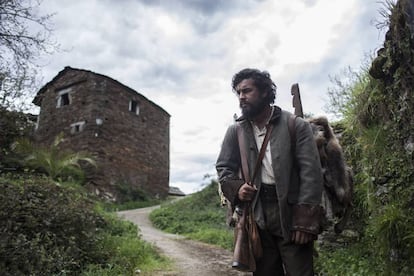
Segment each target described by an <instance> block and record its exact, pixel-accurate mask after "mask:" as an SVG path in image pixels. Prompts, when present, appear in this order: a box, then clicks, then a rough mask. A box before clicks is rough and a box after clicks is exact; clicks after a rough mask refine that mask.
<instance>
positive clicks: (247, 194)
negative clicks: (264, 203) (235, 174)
mask: <svg viewBox="0 0 414 276" xmlns="http://www.w3.org/2000/svg"><path fill="white" fill-rule="evenodd" d="M256 192H257V188H256V186H250V185H249V184H247V183H244V184H243V185H242V186H241V187H240V189H239V192H238V196H239V199H240V200H241V201H251V200H252V199H253V198H254V195H255V194H256Z"/></svg>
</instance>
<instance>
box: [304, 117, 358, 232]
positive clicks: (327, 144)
mask: <svg viewBox="0 0 414 276" xmlns="http://www.w3.org/2000/svg"><path fill="white" fill-rule="evenodd" d="M309 122H310V124H311V126H312V131H313V135H314V139H315V143H316V145H317V147H318V151H319V156H320V160H321V166H322V172H323V177H324V195H323V200H322V201H323V205H324V207H325V210H326V212H327V218H328V220H332V219H334V218H337V219H339V221H338V222H337V223H336V224H335V232H336V233H340V232H342V231H343V229H344V227H345V224H346V223H347V221H348V219H349V216H350V211H351V205H352V204H351V201H352V193H353V174H352V169H351V168H350V167H348V166H347V165H346V162H345V159H344V154H343V150H342V147H341V145H340V144H339V141H338V139H337V138H336V136H335V134H334V131H333V129H332V127H331V126H330V125H329V122H328V119H327V118H326V117H323V116H322V117H315V118H310V119H309Z"/></svg>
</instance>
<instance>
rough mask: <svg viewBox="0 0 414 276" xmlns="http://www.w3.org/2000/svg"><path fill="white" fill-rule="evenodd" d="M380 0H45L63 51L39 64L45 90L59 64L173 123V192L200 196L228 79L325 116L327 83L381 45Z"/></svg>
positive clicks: (217, 141) (226, 110) (226, 118)
mask: <svg viewBox="0 0 414 276" xmlns="http://www.w3.org/2000/svg"><path fill="white" fill-rule="evenodd" d="M381 7H382V4H380V3H378V0H346V1H344V0H118V1H115V0H99V1H98V0H59V1H55V0H44V1H43V2H42V5H41V12H42V13H56V14H55V16H54V17H53V18H52V23H53V25H54V35H55V39H56V40H57V42H58V43H59V44H60V45H61V48H62V49H63V50H64V51H60V52H59V53H55V54H53V55H51V56H45V57H44V59H43V61H42V63H43V64H44V65H45V66H44V67H43V72H42V74H43V77H44V84H45V83H47V82H48V81H50V80H51V79H52V78H53V77H54V76H55V75H56V74H57V73H58V72H59V71H61V70H63V69H64V67H65V66H71V67H74V68H80V69H86V70H91V71H93V72H96V73H99V74H103V75H106V76H108V77H111V78H113V79H115V80H117V81H119V82H121V83H123V84H125V85H127V86H129V87H131V88H132V89H134V90H136V91H137V92H139V93H140V94H142V95H144V96H145V97H147V98H148V99H150V100H152V101H153V102H155V103H156V104H158V105H159V106H161V107H162V108H164V109H165V110H166V111H167V112H168V113H169V114H170V115H171V129H170V185H171V186H176V187H179V188H180V189H181V190H182V191H184V192H185V193H191V192H195V191H197V190H199V189H200V188H201V185H202V184H205V183H206V182H209V180H206V179H203V177H204V175H205V174H210V175H213V176H214V177H215V168H214V164H215V161H216V158H217V154H218V152H219V150H220V145H221V142H222V139H223V136H224V132H225V130H226V128H227V127H228V126H229V124H231V123H232V121H233V114H234V113H237V114H239V113H240V112H239V107H238V102H237V98H236V97H235V95H234V94H233V93H232V91H231V86H230V84H231V78H232V76H233V75H234V74H235V73H236V72H238V71H239V70H241V69H243V68H246V67H251V68H258V69H260V70H266V71H268V72H269V73H270V74H271V76H272V78H273V80H274V82H275V83H276V85H277V86H278V91H277V93H278V94H277V99H276V103H277V105H279V106H281V107H282V108H284V109H287V110H289V111H292V107H291V95H290V88H291V85H292V84H293V83H299V86H300V90H301V96H302V102H303V109H304V112H305V113H313V114H315V115H319V114H324V115H327V114H326V113H325V111H324V106H325V105H326V103H327V101H326V99H327V89H328V87H332V86H333V84H332V83H331V82H330V80H329V76H333V75H337V74H340V73H341V71H342V70H343V69H344V68H346V67H348V66H350V67H351V68H355V69H358V68H359V67H360V66H361V64H362V62H363V61H364V60H365V57H366V56H367V55H372V54H373V53H375V51H376V50H377V49H378V48H379V47H381V45H382V43H383V36H384V34H383V33H382V32H380V31H379V30H377V28H376V27H375V22H376V20H381V19H382V18H381V16H380V14H379V9H380V8H381Z"/></svg>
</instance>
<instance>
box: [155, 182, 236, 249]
mask: <svg viewBox="0 0 414 276" xmlns="http://www.w3.org/2000/svg"><path fill="white" fill-rule="evenodd" d="M217 185H218V184H217V182H215V181H212V183H211V184H210V185H208V186H207V187H206V188H204V189H203V190H202V191H200V192H197V193H195V194H192V195H190V196H188V197H186V198H184V199H181V200H179V201H174V202H169V203H167V204H162V205H161V208H159V209H156V210H154V211H153V212H151V214H150V220H151V221H152V223H153V224H154V225H155V226H156V227H158V228H159V229H161V230H164V231H166V232H169V233H173V234H180V235H183V236H185V237H188V238H191V239H194V240H198V241H202V242H207V243H210V244H215V245H218V246H221V247H223V248H225V249H231V248H232V246H233V230H232V229H230V228H229V227H228V226H227V225H226V223H225V221H226V211H227V209H226V207H222V206H221V204H220V198H219V196H218V193H217Z"/></svg>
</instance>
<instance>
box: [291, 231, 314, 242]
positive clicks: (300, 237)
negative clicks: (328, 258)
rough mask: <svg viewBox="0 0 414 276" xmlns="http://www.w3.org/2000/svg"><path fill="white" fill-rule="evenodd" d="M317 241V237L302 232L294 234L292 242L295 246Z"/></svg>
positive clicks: (294, 232)
mask: <svg viewBox="0 0 414 276" xmlns="http://www.w3.org/2000/svg"><path fill="white" fill-rule="evenodd" d="M314 239H315V235H314V234H311V233H307V232H302V231H293V232H292V242H293V243H295V244H305V243H308V242H310V241H313V240H314Z"/></svg>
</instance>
